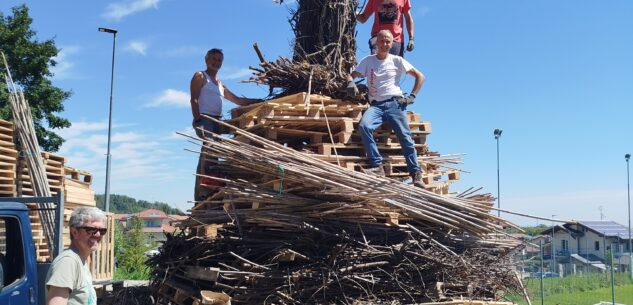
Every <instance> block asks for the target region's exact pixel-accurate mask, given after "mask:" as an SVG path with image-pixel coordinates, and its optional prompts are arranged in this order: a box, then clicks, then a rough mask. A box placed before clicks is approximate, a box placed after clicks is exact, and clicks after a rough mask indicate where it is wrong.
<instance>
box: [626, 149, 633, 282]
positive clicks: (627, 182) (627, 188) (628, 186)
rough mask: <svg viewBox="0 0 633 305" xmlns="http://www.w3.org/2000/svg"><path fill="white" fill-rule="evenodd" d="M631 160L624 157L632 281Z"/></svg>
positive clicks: (632, 274) (629, 157) (627, 155)
mask: <svg viewBox="0 0 633 305" xmlns="http://www.w3.org/2000/svg"><path fill="white" fill-rule="evenodd" d="M629 159H631V154H626V155H624V160H625V161H626V195H627V203H628V207H629V274H630V275H631V279H633V241H632V240H631V184H630V183H629V182H630V181H629V178H630V176H629Z"/></svg>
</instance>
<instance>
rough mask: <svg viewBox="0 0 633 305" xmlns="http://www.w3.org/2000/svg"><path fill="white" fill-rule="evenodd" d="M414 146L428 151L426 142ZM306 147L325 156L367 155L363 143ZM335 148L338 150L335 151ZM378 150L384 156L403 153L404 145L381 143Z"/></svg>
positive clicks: (421, 150)
mask: <svg viewBox="0 0 633 305" xmlns="http://www.w3.org/2000/svg"><path fill="white" fill-rule="evenodd" d="M414 147H415V149H416V150H417V151H418V154H420V155H421V154H424V153H425V152H426V151H428V147H427V145H426V144H415V145H414ZM306 148H307V149H309V150H311V151H313V152H314V153H317V154H319V155H324V156H335V155H336V154H338V155H343V156H365V149H364V147H363V145H362V144H331V143H320V144H310V145H307V146H306ZM335 149H336V152H335V151H334V150H335ZM378 151H379V152H380V154H381V155H383V156H391V155H402V147H401V146H400V143H392V144H388V145H387V144H379V145H378Z"/></svg>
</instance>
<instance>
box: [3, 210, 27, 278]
mask: <svg viewBox="0 0 633 305" xmlns="http://www.w3.org/2000/svg"><path fill="white" fill-rule="evenodd" d="M23 249H24V246H23V242H22V230H21V229H20V221H19V220H18V219H17V218H15V217H0V290H2V289H3V288H4V287H7V286H10V285H11V284H13V283H15V282H17V281H19V280H20V279H22V278H23V277H24V271H25V269H24V251H23Z"/></svg>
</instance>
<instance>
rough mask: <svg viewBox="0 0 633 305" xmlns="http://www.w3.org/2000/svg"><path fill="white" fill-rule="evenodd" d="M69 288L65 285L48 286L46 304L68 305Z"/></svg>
mask: <svg viewBox="0 0 633 305" xmlns="http://www.w3.org/2000/svg"><path fill="white" fill-rule="evenodd" d="M69 297H70V289H68V288H66V287H57V286H48V300H46V305H68V298H69Z"/></svg>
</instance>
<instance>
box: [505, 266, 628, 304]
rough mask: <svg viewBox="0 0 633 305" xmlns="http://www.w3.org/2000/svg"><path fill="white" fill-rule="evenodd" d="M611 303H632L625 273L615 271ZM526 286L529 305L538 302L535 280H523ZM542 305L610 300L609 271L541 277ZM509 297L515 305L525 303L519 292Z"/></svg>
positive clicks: (539, 302)
mask: <svg viewBox="0 0 633 305" xmlns="http://www.w3.org/2000/svg"><path fill="white" fill-rule="evenodd" d="M614 281H615V302H616V303H620V304H631V305H633V281H631V279H630V278H629V276H628V274H624V273H619V274H616V275H615V277H614ZM524 284H526V286H527V287H528V291H529V295H530V300H531V301H532V304H534V305H538V304H541V288H540V287H541V286H540V280H539V279H529V280H526V281H525V282H524ZM543 286H544V291H545V293H544V296H545V298H544V299H545V303H544V304H545V305H585V304H586V305H593V304H596V303H598V302H600V301H607V302H611V278H610V276H609V274H589V275H582V276H580V275H576V276H568V277H564V278H547V279H543ZM508 299H509V300H511V301H514V302H516V303H517V304H520V305H524V304H527V302H526V301H525V300H523V298H522V296H520V295H511V296H509V297H508Z"/></svg>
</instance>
